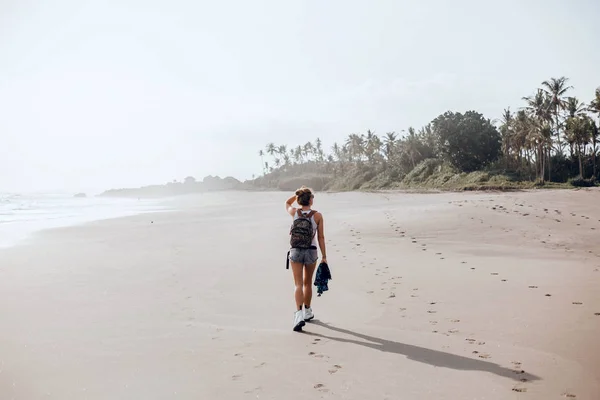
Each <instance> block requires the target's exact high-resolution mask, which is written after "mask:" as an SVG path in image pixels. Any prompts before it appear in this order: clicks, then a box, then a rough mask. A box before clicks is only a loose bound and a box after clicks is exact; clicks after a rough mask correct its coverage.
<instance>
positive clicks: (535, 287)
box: [529, 285, 537, 289]
mask: <svg viewBox="0 0 600 400" xmlns="http://www.w3.org/2000/svg"><path fill="white" fill-rule="evenodd" d="M529 289H537V286H534V285H530V286H529Z"/></svg>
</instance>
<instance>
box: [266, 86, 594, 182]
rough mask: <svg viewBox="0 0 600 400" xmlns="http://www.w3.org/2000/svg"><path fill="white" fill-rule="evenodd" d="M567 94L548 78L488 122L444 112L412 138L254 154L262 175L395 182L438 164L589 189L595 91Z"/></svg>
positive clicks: (359, 139)
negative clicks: (359, 173)
mask: <svg viewBox="0 0 600 400" xmlns="http://www.w3.org/2000/svg"><path fill="white" fill-rule="evenodd" d="M572 88H573V87H572V86H570V85H568V78H566V77H560V78H551V79H549V80H546V81H544V82H542V83H541V85H540V87H539V88H538V89H536V90H535V92H534V93H533V94H532V95H530V96H526V97H523V98H522V100H523V101H524V104H523V106H522V107H520V108H519V109H518V110H517V111H516V112H513V111H511V109H510V107H508V108H506V109H505V110H504V111H503V113H502V116H501V118H499V119H496V120H494V121H490V120H489V119H486V118H485V117H484V116H483V115H481V114H480V113H478V112H476V111H467V112H465V113H456V112H446V113H444V114H442V115H440V116H438V117H437V118H435V119H434V120H433V121H431V122H430V123H428V124H427V125H425V126H423V127H422V128H420V129H419V130H418V131H417V130H415V129H414V128H412V127H410V128H408V130H407V131H402V132H401V134H397V133H396V132H388V133H386V134H385V135H383V136H381V137H380V136H379V135H377V134H375V133H374V132H373V131H371V130H369V131H367V132H366V134H358V133H352V134H350V135H348V137H347V138H346V140H345V141H344V142H343V143H340V144H338V143H335V144H334V145H333V146H332V148H331V151H330V152H325V151H324V149H323V145H322V142H321V140H320V139H318V138H317V139H316V140H315V141H314V143H313V142H311V141H309V142H307V143H305V144H304V145H298V146H296V147H292V148H288V146H286V145H276V144H275V143H269V144H268V145H267V146H266V147H265V148H264V149H261V150H260V151H259V156H260V157H261V163H262V166H263V175H265V176H266V175H268V174H270V173H273V172H278V173H282V172H283V173H286V172H288V173H301V172H302V171H303V170H306V169H307V167H308V166H310V167H311V170H315V168H316V169H318V170H322V171H324V172H327V173H333V174H343V173H345V172H347V171H348V170H349V169H351V168H353V167H361V168H363V169H365V168H367V169H369V168H371V169H375V170H377V171H378V172H380V173H386V174H391V175H393V177H394V178H396V179H401V178H402V177H403V176H405V175H406V174H407V173H409V172H410V171H411V170H412V169H414V168H415V167H416V166H417V165H418V164H419V163H420V162H422V161H423V160H426V159H439V160H442V161H444V162H446V163H448V164H450V165H452V166H453V167H454V168H455V169H456V170H457V171H460V172H472V171H477V170H481V169H484V168H488V169H489V168H497V169H503V170H506V171H512V172H513V173H516V174H518V175H519V176H521V177H522V178H523V179H527V180H536V181H537V182H540V183H544V182H546V181H557V182H564V181H566V180H568V179H569V178H579V179H590V180H591V181H592V182H593V181H594V180H595V179H598V177H599V176H598V169H597V158H598V152H599V149H598V141H599V134H598V127H599V126H600V87H599V88H597V89H596V90H595V93H594V97H593V98H592V99H591V100H590V101H588V102H582V101H580V100H579V99H577V98H576V97H572V96H568V94H569V91H570V90H571V89H572ZM596 120H598V124H597V123H596Z"/></svg>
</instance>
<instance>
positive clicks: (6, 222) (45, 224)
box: [0, 193, 168, 248]
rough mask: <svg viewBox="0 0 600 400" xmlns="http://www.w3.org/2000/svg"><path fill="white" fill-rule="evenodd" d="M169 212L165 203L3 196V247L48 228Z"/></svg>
mask: <svg viewBox="0 0 600 400" xmlns="http://www.w3.org/2000/svg"><path fill="white" fill-rule="evenodd" d="M166 210H168V208H167V207H166V206H165V202H164V200H154V199H152V200H148V199H141V200H138V199H121V198H118V199H116V198H104V197H83V198H76V197H74V196H73V195H72V194H56V193H44V194H34V195H32V194H27V195H26V194H15V193H0V248H3V247H9V246H13V245H15V244H17V243H19V242H20V241H22V240H24V239H27V238H29V237H30V236H31V235H32V234H33V233H35V232H38V231H41V230H44V229H51V228H60V227H66V226H72V225H79V224H82V223H86V222H91V221H97V220H103V219H109V218H118V217H125V216H129V215H136V214H141V213H146V212H157V211H166Z"/></svg>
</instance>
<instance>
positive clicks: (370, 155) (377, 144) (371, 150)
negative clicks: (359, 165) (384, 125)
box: [365, 130, 381, 163]
mask: <svg viewBox="0 0 600 400" xmlns="http://www.w3.org/2000/svg"><path fill="white" fill-rule="evenodd" d="M380 150H381V139H379V136H377V135H376V134H375V132H372V131H371V130H368V131H367V136H366V138H365V155H366V156H367V160H369V163H373V161H374V160H375V158H376V157H377V155H378V154H379V151H380Z"/></svg>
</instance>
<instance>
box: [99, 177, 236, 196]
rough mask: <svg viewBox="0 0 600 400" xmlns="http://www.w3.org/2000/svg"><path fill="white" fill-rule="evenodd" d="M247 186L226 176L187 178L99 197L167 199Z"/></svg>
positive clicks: (114, 190) (112, 191)
mask: <svg viewBox="0 0 600 400" xmlns="http://www.w3.org/2000/svg"><path fill="white" fill-rule="evenodd" d="M247 186H248V185H247V184H244V183H242V182H240V181H239V180H237V179H235V178H233V177H231V176H228V177H226V178H224V179H222V178H220V177H218V176H207V177H205V178H204V179H203V180H202V181H201V182H200V181H197V180H196V179H195V178H194V177H193V176H188V177H187V178H185V180H184V181H183V182H178V181H173V182H169V183H167V184H165V185H151V186H144V187H140V188H125V189H110V190H107V191H105V192H104V193H102V194H101V195H100V196H105V197H167V196H178V195H184V194H192V193H204V192H216V191H222V190H244V189H246V188H247Z"/></svg>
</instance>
